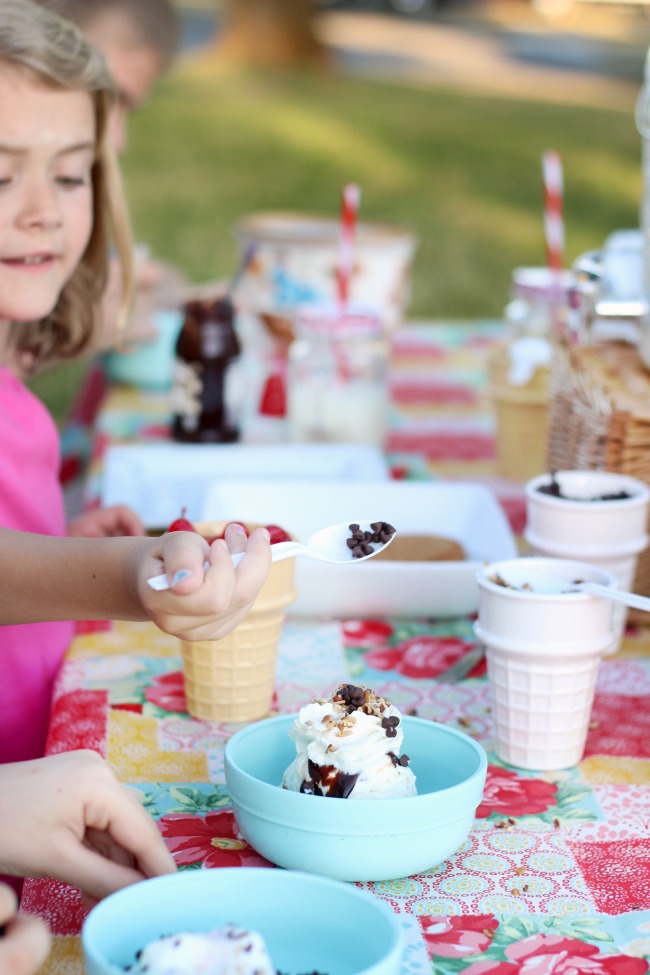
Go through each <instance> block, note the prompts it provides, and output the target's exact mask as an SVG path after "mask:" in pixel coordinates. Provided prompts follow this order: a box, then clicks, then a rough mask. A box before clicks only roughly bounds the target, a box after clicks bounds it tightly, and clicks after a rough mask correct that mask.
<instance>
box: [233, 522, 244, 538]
mask: <svg viewBox="0 0 650 975" xmlns="http://www.w3.org/2000/svg"><path fill="white" fill-rule="evenodd" d="M232 530H233V531H235V532H237V534H238V535H246V529H245V528H244V526H243V525H239V524H238V523H237V522H236V521H235V522H232Z"/></svg>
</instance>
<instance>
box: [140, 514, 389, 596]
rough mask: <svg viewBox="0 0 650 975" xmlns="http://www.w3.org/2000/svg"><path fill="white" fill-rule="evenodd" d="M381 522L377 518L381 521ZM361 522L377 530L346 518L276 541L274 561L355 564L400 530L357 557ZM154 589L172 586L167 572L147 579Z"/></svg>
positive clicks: (206, 564) (381, 548) (240, 554)
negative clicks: (354, 534) (355, 530)
mask: <svg viewBox="0 0 650 975" xmlns="http://www.w3.org/2000/svg"><path fill="white" fill-rule="evenodd" d="M377 523H378V522H375V524H377ZM351 524H358V526H359V528H360V530H361V531H369V532H371V533H374V529H373V528H372V524H371V522H369V521H359V522H347V521H346V522H342V523H341V524H340V525H330V526H329V527H328V528H321V529H320V530H319V531H317V532H314V534H313V535H312V536H311V537H310V538H309V539H308V541H307V544H306V545H303V544H302V543H301V542H276V543H275V544H274V545H271V561H272V562H282V561H283V560H284V559H291V558H293V557H294V556H296V555H305V556H306V557H307V558H310V559H318V560H319V562H331V563H332V564H333V565H354V564H355V563H357V562H365V561H366V560H367V559H371V558H373V556H375V555H379V553H380V552H383V551H384V549H386V548H387V547H388V546H389V545H390V544H391V542H392V541H393V539H394V538H395V535H396V534H397V532H396V531H393V533H392V534H391V535H390V536H389V537H388V540H387V541H385V542H370V546H371V547H372V549H373V551H372V552H369V553H368V554H367V555H361V556H358V557H353V555H352V551H351V549H350V548H349V546H348V544H347V540H348V538H350V537H351V532H350V525H351ZM245 554H246V553H245V552H236V553H235V554H234V555H233V556H232V561H233V565H235V566H237V565H239V563H240V562H241V560H242V559H243V557H244V555H245ZM203 568H204V569H205V571H206V572H207V570H208V569H209V568H210V563H209V562H204V564H203ZM147 582H148V583H149V585H150V586H151V588H152V589H155V590H156V591H157V592H160V591H162V590H163V589H169V580H168V578H167V574H166V573H163V574H162V575H159V576H154V577H153V578H152V579H147Z"/></svg>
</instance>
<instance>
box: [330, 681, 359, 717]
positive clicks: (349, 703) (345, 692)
mask: <svg viewBox="0 0 650 975" xmlns="http://www.w3.org/2000/svg"><path fill="white" fill-rule="evenodd" d="M334 700H335V701H337V700H341V701H343V703H344V704H345V705H346V707H347V709H348V711H349V712H350V713H351V712H352V711H357V710H358V709H359V708H360V707H362V705H363V704H365V700H366V696H365V691H364V689H363V687H357V685H356V684H341V685H340V686H339V688H338V690H337V692H336V695H335V697H334Z"/></svg>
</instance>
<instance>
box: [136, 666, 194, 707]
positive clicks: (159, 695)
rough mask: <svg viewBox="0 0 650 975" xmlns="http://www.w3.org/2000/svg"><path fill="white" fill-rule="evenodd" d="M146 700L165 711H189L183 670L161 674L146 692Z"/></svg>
mask: <svg viewBox="0 0 650 975" xmlns="http://www.w3.org/2000/svg"><path fill="white" fill-rule="evenodd" d="M144 699H145V701H149V703H150V704H155V705H156V706H157V707H159V708H163V710H165V711H179V712H185V711H187V704H186V702H185V684H184V682H183V671H182V670H174V671H173V672H172V673H171V674H159V675H158V676H157V677H154V679H153V682H152V683H151V685H150V686H149V687H147V688H145V692H144Z"/></svg>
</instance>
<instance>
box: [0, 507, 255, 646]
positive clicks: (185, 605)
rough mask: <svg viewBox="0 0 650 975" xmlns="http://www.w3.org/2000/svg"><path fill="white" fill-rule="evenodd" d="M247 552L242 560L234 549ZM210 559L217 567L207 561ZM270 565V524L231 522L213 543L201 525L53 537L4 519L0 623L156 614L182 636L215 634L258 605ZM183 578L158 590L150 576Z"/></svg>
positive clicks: (228, 628)
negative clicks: (146, 534) (197, 529)
mask: <svg viewBox="0 0 650 975" xmlns="http://www.w3.org/2000/svg"><path fill="white" fill-rule="evenodd" d="M244 550H245V551H246V553H247V555H246V558H245V559H243V560H242V562H241V563H240V564H239V566H238V567H237V569H236V570H235V568H234V567H233V564H232V560H231V558H230V552H238V551H244ZM206 560H208V561H209V562H210V569H209V570H208V572H207V573H205V572H204V570H203V563H204V562H205V561H206ZM270 565H271V549H270V545H269V536H268V532H267V531H266V530H265V529H263V528H259V529H257V530H256V531H254V532H252V534H251V536H250V538H249V539H246V536H245V534H243V532H242V531H241V529H239V528H238V526H237V525H229V526H228V529H227V530H226V541H224V540H222V539H219V540H217V541H216V542H213V544H212V546H210V547H208V544H207V542H206V541H205V539H203V538H202V537H201V536H200V535H198V534H196V533H194V532H171V533H170V534H168V535H163V536H162V537H161V538H133V537H130V538H97V539H93V538H54V537H51V536H45V535H29V534H26V533H23V532H15V531H11V530H10V529H7V528H0V579H1V580H2V582H1V583H0V625H2V624H8V623H38V622H43V621H46V620H75V619H118V620H149V619H150V620H153V622H154V623H156V624H157V625H158V626H159V627H160V628H161V629H162V630H165V631H166V632H167V633H171V634H173V635H174V636H178V637H181V638H184V639H190V640H217V639H219V638H220V637H222V636H225V634H226V633H229V632H230V631H231V630H232V629H233V628H234V627H235V626H236V625H237V623H239V621H240V620H241V619H243V617H244V616H245V615H246V614H247V613H248V611H249V610H250V608H251V606H252V604H253V602H254V600H255V597H256V596H257V594H258V592H259V590H260V588H261V587H262V585H263V583H264V581H265V579H266V577H267V575H268V572H269V568H270ZM161 572H167V574H168V575H169V578H170V580H173V579H174V578H175V577H178V578H177V581H176V582H175V583H173V584H172V588H171V589H169V590H166V591H163V592H154V591H153V590H152V589H151V588H150V587H149V586H148V584H147V579H149V578H151V577H152V576H156V575H159V574H160V573H161Z"/></svg>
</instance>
